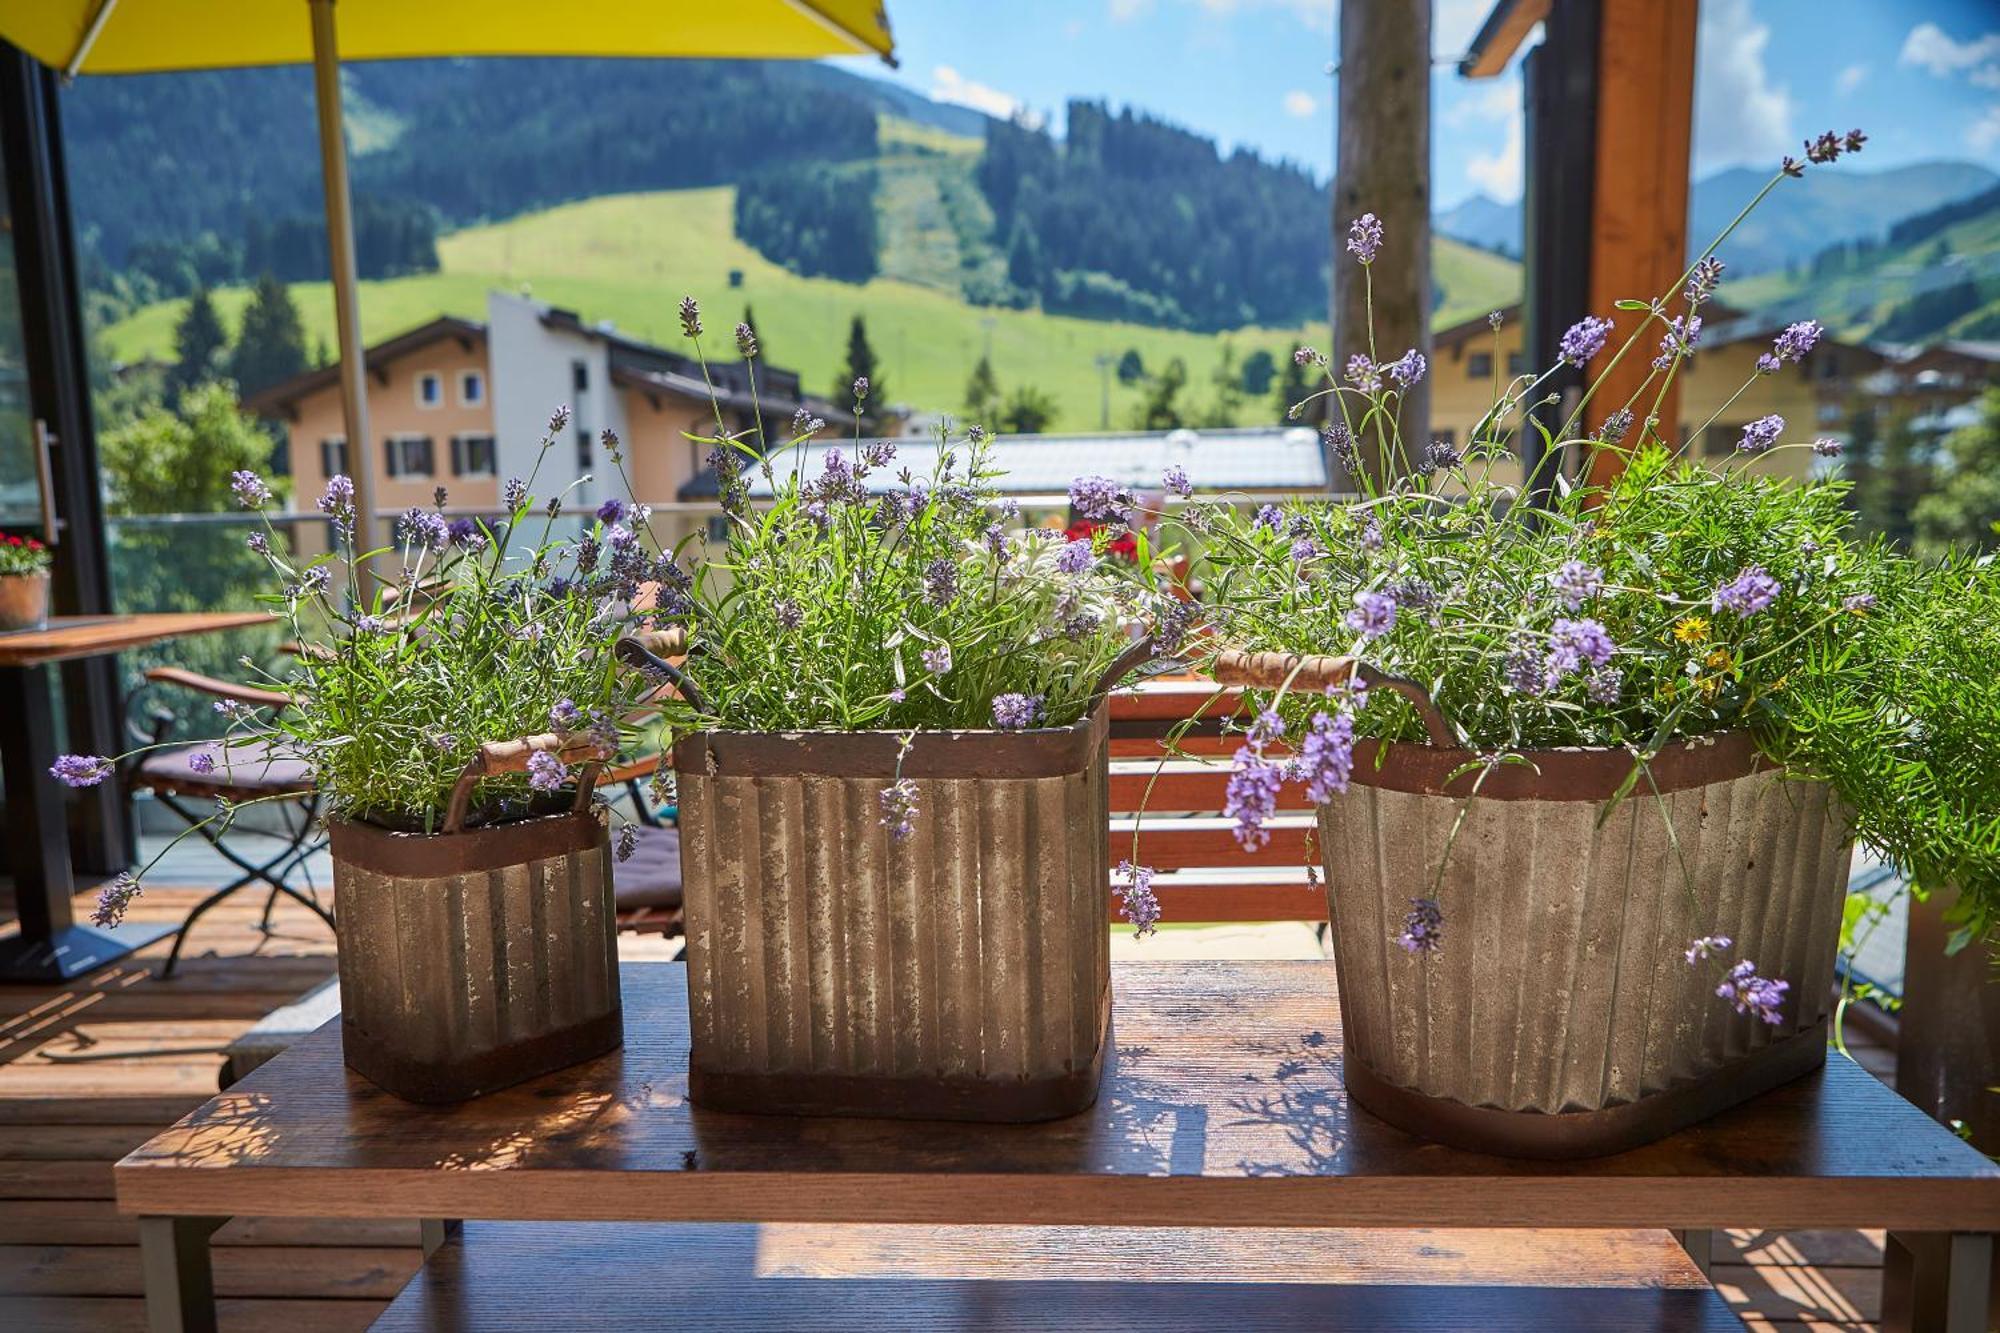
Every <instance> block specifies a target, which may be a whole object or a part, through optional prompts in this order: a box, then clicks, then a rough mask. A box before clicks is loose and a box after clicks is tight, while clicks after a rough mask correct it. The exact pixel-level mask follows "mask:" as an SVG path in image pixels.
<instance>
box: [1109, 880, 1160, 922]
mask: <svg viewBox="0 0 2000 1333" xmlns="http://www.w3.org/2000/svg"><path fill="white" fill-rule="evenodd" d="M1153 873H1154V872H1153V868H1152V867H1151V866H1135V865H1133V864H1132V863H1131V862H1130V861H1120V862H1119V863H1118V869H1117V870H1116V871H1115V872H1114V873H1113V876H1112V883H1111V887H1112V888H1114V889H1116V890H1117V891H1118V915H1120V916H1122V917H1124V918H1125V919H1126V920H1127V921H1130V922H1131V923H1132V933H1133V934H1134V935H1136V936H1140V937H1142V938H1143V937H1144V936H1147V935H1150V934H1152V933H1153V928H1154V927H1155V926H1157V925H1158V924H1159V922H1160V900H1159V899H1158V898H1156V897H1154V896H1153Z"/></svg>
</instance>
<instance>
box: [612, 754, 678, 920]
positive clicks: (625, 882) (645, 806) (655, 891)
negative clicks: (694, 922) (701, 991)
mask: <svg viewBox="0 0 2000 1333" xmlns="http://www.w3.org/2000/svg"><path fill="white" fill-rule="evenodd" d="M664 762H666V757H665V756H664V755H654V756H651V757H649V758H646V759H640V760H636V761H634V762H632V763H629V764H623V765H620V766H619V767H617V768H614V769H612V770H611V771H610V772H609V773H607V774H606V775H605V780H604V783H603V784H602V785H604V786H611V785H614V784H617V783H623V784H624V785H625V790H626V793H627V795H628V796H629V798H630V800H631V802H632V812H633V816H634V818H633V823H632V828H633V830H634V832H635V834H636V838H635V841H634V843H633V847H632V855H631V856H630V857H628V858H627V859H625V860H623V861H620V860H617V859H616V858H614V859H613V860H612V863H611V888H612V893H613V896H614V898H615V899H616V902H617V907H618V929H619V930H621V931H632V932H634V933H636V934H642V935H647V934H657V935H660V936H662V937H664V938H666V939H675V938H678V937H679V935H680V933H681V831H680V829H679V828H677V827H676V826H675V824H674V820H673V817H672V813H671V812H669V813H668V814H667V816H666V817H664V818H663V817H662V816H661V814H660V813H659V812H657V811H655V810H654V809H653V805H652V802H651V801H649V800H648V799H647V797H646V790H645V780H646V779H647V778H649V777H651V776H652V774H653V770H654V769H656V768H658V767H659V766H660V764H662V763H664Z"/></svg>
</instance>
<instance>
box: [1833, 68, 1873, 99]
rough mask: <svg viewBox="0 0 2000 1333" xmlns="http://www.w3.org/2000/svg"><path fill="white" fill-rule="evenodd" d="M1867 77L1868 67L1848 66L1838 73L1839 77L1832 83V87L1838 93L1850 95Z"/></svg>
mask: <svg viewBox="0 0 2000 1333" xmlns="http://www.w3.org/2000/svg"><path fill="white" fill-rule="evenodd" d="M1867 77H1868V66H1866V65H1849V66H1848V67H1847V68H1846V69H1844V70H1842V71H1840V75H1839V77H1837V78H1836V79H1834V81H1833V86H1834V88H1835V89H1837V90H1838V91H1840V92H1843V93H1851V92H1853V91H1854V90H1855V89H1856V88H1859V87H1860V86H1861V84H1862V82H1863V81H1864V80H1865V79H1867Z"/></svg>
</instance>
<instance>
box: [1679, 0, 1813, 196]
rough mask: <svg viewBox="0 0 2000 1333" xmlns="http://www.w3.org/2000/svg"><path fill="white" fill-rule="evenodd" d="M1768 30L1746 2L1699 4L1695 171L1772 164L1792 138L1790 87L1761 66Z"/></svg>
mask: <svg viewBox="0 0 2000 1333" xmlns="http://www.w3.org/2000/svg"><path fill="white" fill-rule="evenodd" d="M1770 44H1771V29H1770V27H1769V26H1768V25H1767V24H1763V23H1759V22H1757V20H1756V17H1755V16H1754V15H1753V14H1752V13H1751V12H1750V0H1711V2H1710V3H1709V4H1705V5H1703V6H1702V8H1701V32H1700V37H1699V39H1698V47H1697V60H1696V64H1695V70H1696V73H1695V89H1694V166H1695V172H1696V174H1697V175H1704V176H1705V175H1707V174H1708V173H1709V172H1711V171H1714V170H1716V169H1717V168H1720V167H1727V166H1736V165H1740V164H1744V163H1749V164H1754V165H1757V166H1768V165H1773V164H1775V163H1776V162H1777V161H1778V159H1779V158H1780V157H1782V156H1783V155H1784V154H1786V153H1787V152H1791V151H1793V150H1794V149H1796V148H1797V147H1798V144H1796V143H1795V142H1793V135H1792V116H1793V105H1792V95H1791V90H1790V89H1789V88H1786V87H1781V86H1776V85H1774V84H1773V83H1772V82H1771V76H1770V72H1769V71H1768V70H1767V69H1766V67H1765V64H1764V52H1765V49H1766V48H1767V47H1768V46H1770Z"/></svg>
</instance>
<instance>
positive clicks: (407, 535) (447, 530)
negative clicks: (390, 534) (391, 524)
mask: <svg viewBox="0 0 2000 1333" xmlns="http://www.w3.org/2000/svg"><path fill="white" fill-rule="evenodd" d="M396 536H397V539H398V540H400V541H401V542H402V543H403V544H404V545H405V546H413V547H416V548H418V549H420V550H428V551H442V550H443V549H444V548H445V546H446V545H447V544H448V543H449V542H450V541H451V525H450V524H449V523H446V522H445V520H444V515H442V514H440V513H437V512H436V511H435V510H430V509H419V508H417V507H416V506H415V505H412V506H411V507H410V508H408V509H406V510H404V511H403V517H402V520H401V521H400V522H399V523H397V525H396Z"/></svg>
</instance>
